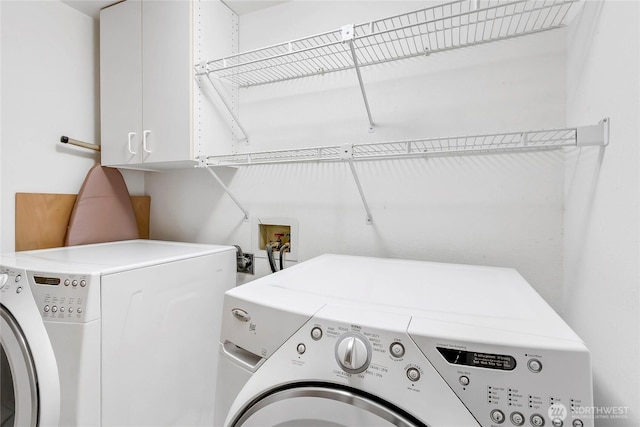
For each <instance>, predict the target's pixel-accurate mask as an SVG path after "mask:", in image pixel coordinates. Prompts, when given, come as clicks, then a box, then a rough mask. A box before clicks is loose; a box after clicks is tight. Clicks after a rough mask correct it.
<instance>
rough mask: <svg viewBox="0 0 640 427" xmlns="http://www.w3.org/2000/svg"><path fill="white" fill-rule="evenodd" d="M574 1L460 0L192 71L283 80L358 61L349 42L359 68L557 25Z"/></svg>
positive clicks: (252, 82)
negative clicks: (478, 5) (479, 5)
mask: <svg viewBox="0 0 640 427" xmlns="http://www.w3.org/2000/svg"><path fill="white" fill-rule="evenodd" d="M578 1H579V0H518V1H506V2H505V1H501V0H480V1H478V0H458V1H453V2H449V3H445V4H442V5H438V6H434V7H429V8H425V9H420V10H416V11H413V12H409V13H404V14H400V15H395V16H391V17H387V18H383V19H379V20H376V21H371V22H367V23H364V24H359V25H354V26H353V27H351V26H346V27H343V28H342V29H339V30H335V31H330V32H326V33H322V34H317V35H314V36H310V37H305V38H301V39H297V40H292V41H289V42H285V43H280V44H276V45H273V46H269V47H265V48H261V49H255V50H251V51H247V52H243V53H239V54H237V55H233V56H228V57H225V58H221V59H217V60H213V61H209V62H207V63H206V64H205V65H204V67H198V66H197V67H196V69H197V70H198V71H197V74H213V75H215V76H217V77H218V78H220V79H223V80H225V81H227V82H228V83H231V84H234V85H237V86H239V87H251V86H257V85H262V84H268V83H275V82H281V81H285V80H291V79H296V78H301V77H308V76H313V75H320V74H325V73H330V72H335V71H342V70H347V69H352V68H354V67H356V65H355V64H354V58H353V57H352V52H351V45H352V46H353V48H354V51H355V55H356V61H357V63H358V66H360V67H364V66H370V65H375V64H381V63H384V62H389V61H395V60H399V59H405V58H411V57H415V56H420V55H429V54H432V53H436V52H443V51H447V50H452V49H459V48H463V47H468V46H473V45H478V44H483V43H488V42H492V41H497V40H504V39H509V38H513V37H518V36H523V35H526V34H532V33H537V32H541V31H547V30H552V29H556V28H560V27H563V26H564V25H565V24H566V22H565V21H566V20H567V17H568V14H569V11H570V9H571V7H572V5H573V4H575V3H576V2H578ZM478 3H480V4H481V5H482V7H476V5H477V4H478ZM345 29H346V30H345ZM345 31H347V32H346V33H345Z"/></svg>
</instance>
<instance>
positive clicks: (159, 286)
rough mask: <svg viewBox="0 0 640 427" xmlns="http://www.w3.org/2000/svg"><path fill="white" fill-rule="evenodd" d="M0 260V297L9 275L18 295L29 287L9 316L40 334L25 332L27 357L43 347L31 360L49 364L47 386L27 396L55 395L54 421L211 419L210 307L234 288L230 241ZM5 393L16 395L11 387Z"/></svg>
mask: <svg viewBox="0 0 640 427" xmlns="http://www.w3.org/2000/svg"><path fill="white" fill-rule="evenodd" d="M0 265H2V267H1V269H2V271H3V272H5V273H4V275H3V276H2V277H8V279H7V280H6V281H7V283H11V288H9V289H8V290H7V291H5V290H4V287H3V293H2V304H3V307H4V306H5V298H6V297H5V296H9V295H10V296H11V297H12V298H13V297H14V296H15V295H14V294H16V292H17V289H15V286H14V285H13V283H12V282H13V281H15V279H16V278H17V276H16V275H20V276H21V280H20V281H19V283H22V287H23V292H22V293H23V294H25V295H26V294H29V295H31V294H33V296H32V297H30V299H31V310H30V311H29V313H26V311H25V313H24V316H23V318H17V316H16V315H15V314H14V317H16V322H15V323H16V324H17V325H18V328H22V329H24V328H25V326H24V325H28V324H29V322H32V323H36V321H37V322H39V323H38V324H39V325H40V332H42V333H45V332H46V333H45V334H44V335H45V338H46V337H48V342H49V344H48V345H45V341H32V340H31V339H30V337H29V336H27V337H26V339H25V341H28V342H29V347H30V352H31V354H32V356H33V357H34V360H38V358H40V357H42V355H46V354H49V356H50V358H49V359H48V362H47V363H48V365H46V366H38V365H36V368H38V369H37V371H38V375H39V376H40V375H41V372H42V373H45V372H46V374H47V375H49V376H51V374H55V378H56V379H57V378H59V387H58V389H57V390H54V389H42V387H38V389H37V394H39V398H40V401H44V402H48V400H47V399H49V395H48V394H49V393H51V396H52V397H53V398H55V397H56V396H59V401H60V405H59V408H60V409H59V410H60V417H59V422H60V425H61V426H82V427H84V426H101V425H102V426H136V427H137V426H154V427H156V426H177V425H180V426H210V425H211V424H212V423H213V409H214V405H213V391H214V388H215V384H216V370H215V361H216V358H217V347H218V341H219V335H218V334H219V328H220V321H221V319H220V318H221V313H220V311H221V308H222V299H223V294H224V292H225V291H226V290H228V289H230V288H232V287H233V286H235V272H236V250H235V248H233V247H229V246H218V245H200V244H189V243H175V242H162V241H149V240H131V241H124V242H113V243H104V244H95V245H83V246H72V247H66V248H57V249H46V250H39V251H26V252H17V253H13V254H4V255H3V256H2V258H1V259H0ZM3 280H5V279H3ZM6 302H7V303H11V300H9V299H8V298H7V299H6ZM10 307H11V306H10ZM9 309H11V308H9ZM4 311H5V309H4V308H3V329H2V337H3V341H2V342H3V347H4V346H5V324H4V322H5V320H4V318H5V316H4ZM12 312H13V310H12ZM7 347H8V346H7ZM52 349H53V355H52V354H51V350H52ZM7 353H8V352H7ZM53 356H55V359H54V358H53ZM7 365H8V368H9V369H7V372H9V371H10V372H11V374H12V375H16V374H14V372H17V371H16V367H15V365H14V364H12V363H11V361H9V363H8V364H7ZM2 376H3V377H4V376H5V368H3V372H2ZM15 383H17V381H16V382H15ZM16 387H17V388H16ZM21 387H22V386H21V385H19V384H18V385H17V386H14V389H16V390H18V389H20V388H21ZM15 402H16V406H17V407H20V406H21V405H22V404H23V403H26V402H28V400H24V401H23V399H22V394H21V395H20V396H18V395H16V397H15ZM55 403H56V402H55V399H51V404H52V405H53V404H55ZM52 419H53V418H52ZM52 424H53V423H52ZM7 425H8V426H13V425H15V426H20V427H21V426H23V425H47V424H46V423H44V422H40V423H35V424H33V423H32V424H22V423H20V422H17V421H16V423H15V424H7ZM2 427H5V426H4V424H3V426H2Z"/></svg>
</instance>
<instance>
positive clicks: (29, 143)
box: [0, 0, 143, 252]
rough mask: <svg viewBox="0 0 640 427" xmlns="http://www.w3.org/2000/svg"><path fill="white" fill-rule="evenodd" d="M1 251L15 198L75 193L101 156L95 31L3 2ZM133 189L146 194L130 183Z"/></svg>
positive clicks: (58, 8) (84, 22)
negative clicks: (72, 143) (93, 148)
mask: <svg viewBox="0 0 640 427" xmlns="http://www.w3.org/2000/svg"><path fill="white" fill-rule="evenodd" d="M1 31H2V34H1V37H2V54H1V55H2V79H1V86H2V110H1V111H2V117H1V120H2V130H1V138H2V139H1V142H0V145H1V147H2V151H1V154H2V156H1V158H0V165H1V167H0V176H1V179H0V185H1V192H0V199H1V202H0V206H1V210H0V212H1V220H0V249H1V250H2V252H8V251H13V250H14V248H15V242H14V239H15V230H14V227H15V214H14V212H15V193H16V192H42V193H77V192H78V190H79V189H80V186H81V185H82V181H83V180H84V177H85V176H86V173H87V172H88V170H89V169H90V168H91V166H93V164H94V163H95V162H96V161H99V156H98V155H96V154H94V153H93V152H89V151H88V150H83V149H76V148H72V147H68V146H63V145H62V144H60V143H58V141H59V139H60V136H61V135H67V136H69V137H72V138H75V139H79V140H84V141H88V142H99V137H100V132H99V78H98V49H97V46H98V44H97V40H98V26H97V22H96V21H94V20H93V19H92V18H90V17H88V16H86V15H84V14H82V13H80V12H78V11H77V10H75V9H72V8H70V7H69V6H67V5H65V4H63V3H61V2H58V1H4V0H3V1H2V22H1ZM127 177H128V179H129V190H130V192H132V193H140V192H142V190H143V179H142V177H141V176H140V177H133V178H131V177H130V174H128V176H127Z"/></svg>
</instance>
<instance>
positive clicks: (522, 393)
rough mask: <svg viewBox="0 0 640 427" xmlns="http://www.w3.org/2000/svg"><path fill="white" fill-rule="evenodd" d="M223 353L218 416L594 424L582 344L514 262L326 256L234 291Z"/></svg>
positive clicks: (437, 426) (447, 425)
mask: <svg viewBox="0 0 640 427" xmlns="http://www.w3.org/2000/svg"><path fill="white" fill-rule="evenodd" d="M220 353H221V357H220V358H219V361H218V363H219V374H218V386H217V387H218V388H217V394H216V402H217V403H216V423H215V425H216V426H225V427H229V426H233V427H239V426H243V427H249V426H267V425H268V426H280V427H285V426H287V427H291V426H299V427H300V426H308V427H311V426H314V427H329V426H331V427H336V426H367V427H369V426H391V425H395V426H430V427H456V426H460V427H470V426H486V427H502V426H522V425H524V426H570V427H578V426H593V420H591V419H588V418H579V416H578V415H577V414H584V413H585V412H586V413H588V409H590V408H591V406H592V404H593V403H592V378H591V365H590V355H589V352H588V350H587V349H586V347H585V345H584V343H583V342H582V341H581V340H580V338H578V337H577V336H576V334H575V333H574V332H573V331H572V330H571V329H570V328H569V327H568V326H567V325H566V324H565V322H564V321H563V320H562V319H561V318H560V317H559V316H558V315H557V314H556V313H555V312H554V311H553V310H552V309H551V308H550V307H549V305H548V304H547V303H546V302H545V301H544V300H543V299H542V298H541V297H540V296H539V295H538V294H537V293H536V292H535V291H534V290H533V289H532V288H531V286H530V285H529V284H527V283H526V281H525V280H524V279H523V278H522V277H521V276H520V275H519V274H518V273H517V272H516V271H515V270H513V269H502V268H489V267H477V266H464V265H452V264H438V263H427V262H419V261H405V260H389V259H376V258H364V257H352V256H338V255H324V256H321V257H318V258H315V259H313V260H310V261H307V262H304V263H301V264H299V265H297V266H295V267H291V268H289V269H286V270H283V271H281V272H279V273H276V274H273V275H270V276H267V277H264V278H261V279H258V280H256V281H254V282H250V283H248V284H246V285H243V286H241V287H238V288H235V289H232V290H230V291H228V292H227V293H226V295H225V301H224V312H223V321H222V332H221V342H220ZM552 405H554V406H553V407H552ZM562 408H564V412H563V411H562ZM580 408H583V409H586V411H585V410H580Z"/></svg>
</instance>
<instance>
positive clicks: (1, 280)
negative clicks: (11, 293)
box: [0, 273, 9, 288]
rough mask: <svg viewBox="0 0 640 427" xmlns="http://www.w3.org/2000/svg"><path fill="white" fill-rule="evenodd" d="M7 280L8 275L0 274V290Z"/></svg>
mask: <svg viewBox="0 0 640 427" xmlns="http://www.w3.org/2000/svg"><path fill="white" fill-rule="evenodd" d="M7 280H9V275H8V274H5V273H2V274H0V288H1V287H3V286H4V284H5V283H7Z"/></svg>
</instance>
